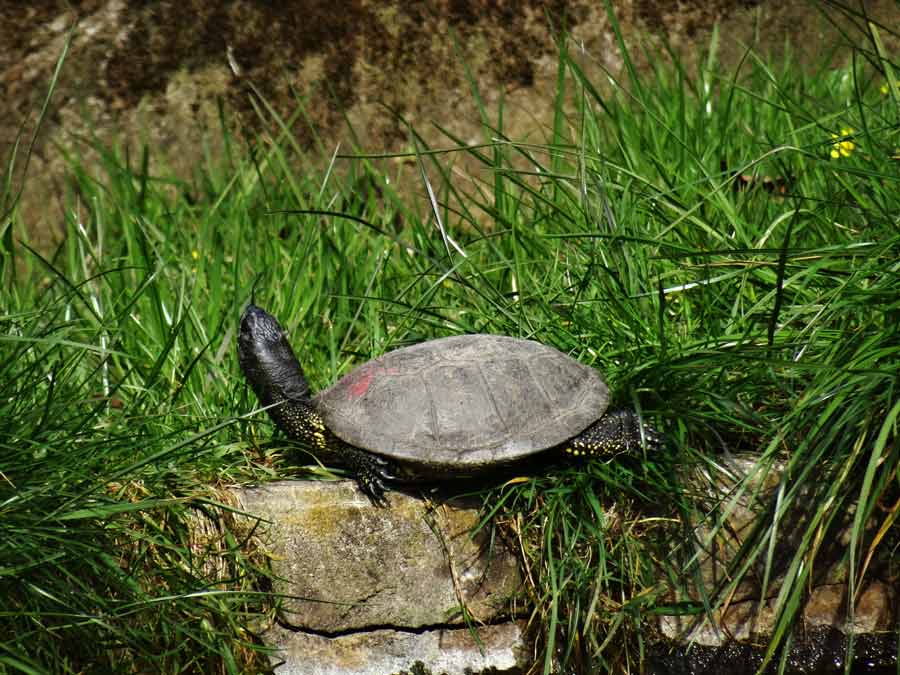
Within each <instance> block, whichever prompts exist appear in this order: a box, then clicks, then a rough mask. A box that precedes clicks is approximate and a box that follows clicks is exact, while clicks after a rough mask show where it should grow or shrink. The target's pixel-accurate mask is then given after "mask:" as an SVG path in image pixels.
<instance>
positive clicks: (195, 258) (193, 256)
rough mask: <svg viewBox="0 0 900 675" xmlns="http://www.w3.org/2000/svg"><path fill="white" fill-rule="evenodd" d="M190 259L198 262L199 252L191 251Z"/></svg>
mask: <svg viewBox="0 0 900 675" xmlns="http://www.w3.org/2000/svg"><path fill="white" fill-rule="evenodd" d="M191 257H192V258H193V259H194V260H200V251H198V250H197V249H194V250H193V251H191Z"/></svg>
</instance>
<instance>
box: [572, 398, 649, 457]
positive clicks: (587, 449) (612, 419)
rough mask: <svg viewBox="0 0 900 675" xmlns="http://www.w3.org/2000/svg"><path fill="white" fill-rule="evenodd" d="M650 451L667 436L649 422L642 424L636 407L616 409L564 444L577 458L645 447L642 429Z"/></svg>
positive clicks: (613, 453)
mask: <svg viewBox="0 0 900 675" xmlns="http://www.w3.org/2000/svg"><path fill="white" fill-rule="evenodd" d="M642 431H643V439H644V441H646V443H647V447H648V448H649V449H650V450H656V449H657V448H659V446H661V445H662V443H663V435H662V434H660V433H659V432H658V431H657V430H656V429H654V428H653V427H651V426H650V425H649V424H642V423H641V420H640V418H639V417H638V416H637V414H636V413H635V412H634V411H633V410H614V411H612V412H608V413H606V414H605V415H603V417H601V418H600V419H599V420H597V421H596V422H594V423H593V424H592V425H591V426H589V427H588V428H587V429H585V430H584V431H582V432H581V433H580V434H578V436H576V437H575V438H573V439H572V440H570V441H569V442H568V443H567V444H566V445H565V447H564V450H565V452H566V453H567V454H569V455H572V456H573V457H588V458H589V457H598V456H603V455H615V454H617V453H620V452H625V451H628V450H631V449H633V448H639V447H641V432H642Z"/></svg>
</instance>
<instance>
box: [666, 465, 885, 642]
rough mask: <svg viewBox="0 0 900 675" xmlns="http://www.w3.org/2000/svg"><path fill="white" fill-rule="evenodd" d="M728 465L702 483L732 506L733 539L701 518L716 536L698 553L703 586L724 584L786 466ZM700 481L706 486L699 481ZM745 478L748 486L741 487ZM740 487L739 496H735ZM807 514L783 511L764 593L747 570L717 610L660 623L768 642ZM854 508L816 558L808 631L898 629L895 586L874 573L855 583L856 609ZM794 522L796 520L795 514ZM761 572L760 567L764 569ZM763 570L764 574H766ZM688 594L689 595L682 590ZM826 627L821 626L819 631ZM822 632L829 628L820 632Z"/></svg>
mask: <svg viewBox="0 0 900 675" xmlns="http://www.w3.org/2000/svg"><path fill="white" fill-rule="evenodd" d="M727 467H728V470H729V472H728V473H727V474H720V475H717V476H705V477H704V479H703V480H698V481H697V483H698V490H706V491H707V492H708V493H709V495H710V503H714V502H715V503H721V504H723V505H724V506H722V509H723V511H724V512H725V513H726V521H727V523H726V526H725V527H724V528H723V531H726V532H728V534H729V537H728V544H727V546H726V545H724V544H722V543H721V538H713V537H711V536H710V531H709V528H708V527H707V526H705V525H698V527H697V531H698V532H699V538H700V539H701V540H708V541H716V542H717V545H716V546H714V547H713V550H710V551H709V552H707V554H706V555H705V556H703V557H701V559H700V561H699V575H698V577H699V579H700V580H701V581H702V584H703V586H704V591H703V592H704V593H705V594H707V595H708V594H709V593H711V592H713V591H714V590H715V589H717V588H720V587H721V584H722V582H723V581H724V580H725V579H727V578H728V575H729V568H728V565H729V563H730V561H731V559H732V556H733V555H734V554H735V553H736V552H737V550H738V549H739V548H740V547H741V546H742V545H743V543H744V542H745V541H746V539H747V537H748V536H749V534H750V532H751V531H752V530H753V529H754V528H755V527H756V526H757V524H758V522H757V521H758V519H759V518H760V517H761V514H763V513H764V512H765V508H766V507H767V505H768V504H769V503H770V501H771V500H772V499H774V492H775V490H776V489H777V486H778V484H779V482H780V479H781V475H782V473H783V471H784V466H783V465H782V464H779V463H774V464H772V465H771V466H770V467H769V470H768V471H765V472H757V473H753V472H754V471H757V469H758V467H757V458H756V457H753V456H744V457H732V458H730V459H729V460H728V462H727ZM701 483H702V486H700V484H701ZM741 486H743V488H745V489H744V491H743V492H742V491H741V490H740V489H739V488H740V487H741ZM734 495H738V496H736V497H735V496H734ZM805 517H806V516H805V514H803V513H800V512H793V511H788V512H786V513H785V514H784V515H783V516H782V523H783V525H782V533H781V534H780V536H779V538H778V540H777V542H776V544H775V546H774V547H773V555H772V560H773V562H772V569H771V577H772V579H771V581H770V583H769V585H768V587H767V588H766V592H765V597H764V598H762V599H761V594H762V590H761V588H760V585H759V583H758V579H757V578H754V575H752V574H749V575H747V578H746V579H745V580H744V581H743V582H742V583H740V584H739V585H738V586H737V587H736V588H735V589H734V590H733V592H732V593H731V594H730V598H729V602H728V603H727V604H725V605H723V606H722V607H719V608H718V609H716V610H715V611H713V612H712V614H711V616H663V617H661V618H660V621H659V627H660V630H661V632H662V633H663V635H665V636H666V637H668V638H670V639H672V640H676V641H679V642H683V643H693V644H696V645H703V646H707V647H722V646H726V645H729V644H734V643H741V642H750V641H755V642H757V643H760V642H762V643H765V642H766V638H768V637H769V636H771V635H772V634H773V633H774V630H775V622H776V619H777V611H776V610H777V605H776V603H777V597H778V594H779V591H780V590H781V587H782V584H783V581H784V569H785V567H786V566H787V564H788V563H789V561H790V560H791V558H792V557H793V555H794V553H795V551H796V545H797V542H796V541H795V538H796V537H798V536H799V535H800V534H801V533H802V531H803V528H802V527H801V526H799V525H797V524H796V523H803V522H804V519H805ZM852 517H853V513H852V510H851V511H849V512H848V513H846V514H844V521H841V522H840V523H839V524H840V526H841V527H842V528H843V529H841V530H840V531H839V532H838V533H837V536H834V537H833V544H834V545H833V547H832V548H829V546H828V545H825V544H823V545H821V546H820V548H819V555H818V557H817V559H816V563H815V564H816V566H817V568H818V569H819V572H817V573H816V574H815V575H814V578H813V579H812V581H811V582H810V583H809V588H808V590H807V593H806V596H805V598H804V599H803V604H802V606H801V614H800V618H801V621H800V625H801V627H802V628H803V630H804V631H807V632H808V634H809V635H815V634H818V633H816V632H814V631H810V629H827V631H834V632H837V633H839V634H841V635H843V636H848V635H863V634H877V633H881V632H885V631H892V630H896V618H897V610H896V605H897V593H896V590H895V589H894V588H893V587H891V586H890V585H888V584H885V583H883V582H881V581H879V580H878V579H874V578H869V579H867V580H866V581H865V583H864V585H863V586H862V587H861V588H859V589H857V592H856V599H855V603H853V611H852V613H851V611H850V609H849V608H850V606H851V603H850V602H849V597H850V596H849V586H848V584H847V582H846V579H847V575H848V571H847V566H846V560H845V558H844V549H845V546H846V542H847V541H849V535H848V530H849V526H850V522H851V521H852ZM795 520H796V522H795V524H794V526H793V527H792V526H791V523H792V522H794V521H795ZM760 572H761V570H760ZM758 576H760V577H761V576H762V575H761V574H760V575H758ZM688 592H689V594H690V595H691V597H692V598H693V599H694V600H695V601H696V600H697V599H699V598H700V597H701V590H700V589H699V587H698V586H689V587H688ZM679 599H684V598H679ZM820 632H821V631H820ZM821 634H829V635H831V634H832V633H831V632H827V633H821Z"/></svg>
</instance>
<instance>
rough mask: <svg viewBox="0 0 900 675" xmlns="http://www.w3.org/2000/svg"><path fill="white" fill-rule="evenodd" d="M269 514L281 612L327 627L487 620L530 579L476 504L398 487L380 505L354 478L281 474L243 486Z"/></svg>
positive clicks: (293, 623)
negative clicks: (436, 500) (485, 526)
mask: <svg viewBox="0 0 900 675" xmlns="http://www.w3.org/2000/svg"><path fill="white" fill-rule="evenodd" d="M236 495H237V497H238V501H239V503H240V504H241V508H242V509H243V510H245V511H246V512H248V513H250V514H254V515H255V516H257V517H259V518H261V519H263V520H264V521H268V522H267V523H264V525H265V528H264V529H265V530H266V533H265V534H264V535H263V538H264V541H265V546H266V549H267V551H268V552H269V554H270V557H271V565H272V571H273V573H274V576H275V577H276V581H275V587H274V590H275V592H276V593H280V594H283V595H285V596H287V597H286V598H285V599H284V601H283V605H282V613H281V617H280V619H281V621H282V622H283V623H284V624H286V625H287V626H289V627H292V628H299V629H304V630H307V631H315V632H317V633H320V634H329V635H335V634H341V633H346V632H347V631H353V630H360V629H366V628H373V627H375V628H384V627H399V628H408V629H416V628H420V627H423V626H436V625H460V624H462V623H463V614H462V611H461V608H462V605H463V604H464V605H465V607H466V609H467V610H468V612H469V615H470V616H471V617H472V618H474V620H475V621H477V622H481V623H493V622H496V621H497V620H498V619H499V618H502V617H504V616H506V615H507V611H508V610H507V608H508V606H509V599H510V598H511V597H512V596H514V595H515V594H516V592H517V590H518V589H519V587H520V585H521V576H520V573H519V568H518V564H517V561H516V558H515V556H514V555H513V554H512V552H511V551H510V550H509V549H508V548H506V547H505V546H504V545H503V544H502V543H500V542H499V540H498V539H494V540H491V538H490V536H489V533H488V532H487V531H485V532H481V533H478V534H475V535H473V534H472V531H473V530H474V528H475V527H476V526H477V524H478V522H479V512H478V509H477V508H475V506H474V505H469V506H462V507H460V506H449V505H438V506H429V504H428V503H427V502H425V501H423V500H421V499H415V498H412V497H410V496H407V495H404V494H402V493H398V492H392V493H390V495H389V497H388V500H389V505H388V506H387V507H385V508H380V507H376V506H373V505H372V504H371V503H370V502H369V500H368V499H367V498H366V497H365V496H364V495H363V494H362V493H360V492H359V490H358V489H357V487H356V485H355V483H353V482H352V481H340V482H329V483H326V482H317V481H280V482H273V483H268V484H266V485H264V486H261V487H256V488H250V489H243V490H239V491H236Z"/></svg>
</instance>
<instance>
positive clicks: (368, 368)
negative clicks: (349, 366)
mask: <svg viewBox="0 0 900 675" xmlns="http://www.w3.org/2000/svg"><path fill="white" fill-rule="evenodd" d="M397 372H399V371H398V370H397V369H396V368H385V367H384V366H381V365H378V364H366V365H364V366H360V367H359V368H357V369H356V370H355V371H353V372H352V373H350V375H348V376H347V377H348V378H350V381H349V383H348V386H347V398H348V399H354V398H359V397H360V396H363V395H365V393H366V392H367V391H369V387H370V386H372V382H374V381H375V377H376V376H379V375H395V374H397Z"/></svg>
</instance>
